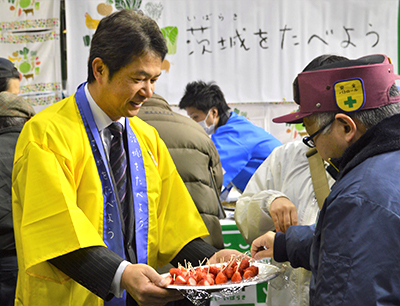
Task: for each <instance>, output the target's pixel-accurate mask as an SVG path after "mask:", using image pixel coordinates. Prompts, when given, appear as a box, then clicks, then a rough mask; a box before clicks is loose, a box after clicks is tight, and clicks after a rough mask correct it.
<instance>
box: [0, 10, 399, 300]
mask: <svg viewBox="0 0 400 306" xmlns="http://www.w3.org/2000/svg"><path fill="white" fill-rule="evenodd" d="M115 33H119V35H115ZM167 51H168V49H167V45H166V42H165V39H164V37H163V35H162V33H161V31H160V29H159V27H158V25H157V23H156V22H155V21H154V20H152V19H151V18H150V17H147V16H145V15H144V14H143V13H141V12H136V11H133V10H121V11H118V12H115V13H112V14H110V15H108V16H106V17H105V18H103V19H102V20H101V21H100V23H99V25H98V27H97V29H96V32H95V34H94V35H93V39H92V41H91V46H90V55H89V59H88V67H87V68H88V77H87V81H86V82H84V83H82V84H81V85H80V86H79V87H78V88H77V90H76V92H75V93H74V94H73V95H71V96H70V97H67V98H65V99H64V100H62V101H60V102H57V103H55V104H54V105H51V106H49V107H47V108H45V109H44V110H42V111H40V112H39V113H38V114H35V111H34V109H33V108H32V106H31V105H30V104H29V103H28V102H27V101H26V100H25V99H24V98H23V97H21V96H20V95H18V94H19V85H20V84H19V82H20V73H19V72H18V70H17V69H16V68H15V67H14V65H13V63H12V62H10V61H9V60H7V59H4V58H0V142H1V146H0V208H1V210H0V301H1V305H5V306H8V305H14V304H15V305H52V304H54V303H55V302H54V301H57V302H56V304H57V305H74V306H76V305H102V304H103V303H105V304H110V305H127V306H131V305H170V306H173V305H176V306H179V305H191V302H190V301H189V300H187V299H185V298H184V296H183V295H182V293H181V292H179V291H177V290H168V289H167V288H166V286H167V285H168V284H167V282H166V279H165V278H164V277H163V276H162V275H161V274H162V273H163V272H168V270H169V268H171V267H178V266H179V265H180V264H182V263H184V262H192V263H198V262H204V260H207V263H208V264H213V263H219V262H226V261H229V260H230V259H231V258H232V256H242V258H243V256H244V257H247V255H244V254H242V253H241V252H239V251H236V250H233V249H227V248H224V241H223V236H222V230H221V224H220V220H221V219H224V218H226V214H225V211H224V206H223V204H222V203H223V201H224V200H225V199H226V197H227V194H229V192H230V191H231V190H232V188H234V190H236V191H238V192H239V193H240V196H239V198H238V200H237V202H236V203H235V214H234V219H235V222H236V224H237V227H238V229H239V230H240V232H241V234H242V236H243V238H244V239H245V240H246V242H247V243H249V244H251V257H252V258H253V259H255V260H258V259H263V258H271V259H272V264H274V265H276V266H279V267H285V275H286V276H287V280H286V282H287V285H286V286H283V287H282V286H281V287H279V286H276V285H274V280H271V282H270V283H269V286H268V294H267V300H266V304H267V305H269V306H275V305H279V306H285V305H288V306H306V305H330V306H331V305H352V306H353V305H398V304H400V292H399V291H398V290H397V288H399V287H400V273H398V272H399V271H398V270H399V268H398V266H399V265H398V260H399V256H400V255H399V254H400V244H399V241H400V191H399V188H398V185H397V183H398V182H399V179H398V178H397V174H398V173H399V172H400V169H399V167H400V166H399V165H400V164H399V163H398V160H399V159H400V129H399V125H398V122H399V120H400V117H399V116H400V114H399V113H400V103H399V102H400V93H399V90H398V87H397V86H396V83H395V81H396V79H398V78H400V77H399V76H397V75H396V74H395V73H394V69H393V64H392V63H391V60H390V58H388V57H387V56H386V55H383V54H376V55H368V56H364V57H361V58H358V59H348V58H346V57H342V56H337V55H332V54H324V55H321V56H318V57H316V58H314V59H313V60H312V61H311V62H310V63H309V64H308V65H306V66H305V68H304V70H303V71H302V72H300V73H299V74H298V76H297V77H296V78H295V80H294V82H293V93H294V96H293V99H294V101H295V102H296V103H297V104H298V105H299V110H298V111H297V112H294V113H290V114H287V115H284V116H280V117H277V118H274V119H273V121H274V122H275V123H288V124H298V123H303V124H304V126H305V128H306V130H307V132H308V136H306V137H304V138H303V140H302V141H293V142H289V143H285V144H282V142H281V141H280V140H278V139H277V138H276V137H274V136H273V135H271V134H270V133H269V132H268V131H266V130H265V129H263V128H261V127H259V126H257V125H255V124H253V123H252V122H251V121H250V120H248V119H247V118H245V117H243V116H240V115H238V114H237V113H235V112H232V111H230V107H229V105H228V103H227V101H226V100H225V97H224V94H223V91H222V90H221V88H220V87H219V86H218V85H217V84H216V83H215V82H212V81H208V82H206V81H203V80H198V81H193V82H189V83H187V85H186V88H185V89H184V91H183V95H182V98H181V100H180V101H179V108H180V109H182V110H185V111H186V113H187V116H184V115H182V114H179V113H177V112H174V111H173V110H172V109H171V107H170V104H169V102H168V101H167V100H166V99H165V98H164V97H163V96H162V94H161V95H159V94H155V91H156V89H155V87H156V86H155V85H156V82H157V80H158V79H159V78H160V76H161V64H162V62H163V60H164V58H165V56H166V54H167ZM281 271H282V270H281ZM278 278H279V276H278ZM278 278H277V279H278ZM207 303H208V304H209V303H210V302H209V301H207V302H206V304H207Z"/></svg>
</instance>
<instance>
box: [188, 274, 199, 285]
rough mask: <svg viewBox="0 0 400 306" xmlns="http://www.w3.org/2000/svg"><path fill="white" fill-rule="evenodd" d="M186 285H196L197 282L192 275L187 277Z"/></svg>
mask: <svg viewBox="0 0 400 306" xmlns="http://www.w3.org/2000/svg"><path fill="white" fill-rule="evenodd" d="M186 285H189V286H196V285H197V282H196V280H195V279H194V278H193V277H192V276H190V277H189V278H188V279H187V281H186Z"/></svg>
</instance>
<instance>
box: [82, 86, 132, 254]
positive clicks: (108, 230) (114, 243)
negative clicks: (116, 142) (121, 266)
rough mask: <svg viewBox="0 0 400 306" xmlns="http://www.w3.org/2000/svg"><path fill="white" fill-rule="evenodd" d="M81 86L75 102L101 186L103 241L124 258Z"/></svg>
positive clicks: (101, 152)
mask: <svg viewBox="0 0 400 306" xmlns="http://www.w3.org/2000/svg"><path fill="white" fill-rule="evenodd" d="M84 85H85V83H83V84H81V85H80V86H79V87H78V89H77V91H76V93H75V100H76V104H77V105H78V109H79V112H80V114H81V117H82V120H83V124H84V125H85V129H86V133H87V135H88V137H89V142H90V146H91V148H92V152H93V156H94V159H95V161H96V165H97V171H98V173H99V176H100V180H101V185H102V188H103V198H104V220H103V240H104V243H105V244H106V245H107V247H108V248H109V249H111V250H112V251H114V252H115V253H117V254H118V255H119V256H121V257H122V258H125V251H124V242H123V241H124V240H123V235H122V229H121V222H120V214H119V211H118V205H117V200H116V198H115V193H114V191H113V186H112V183H111V176H110V171H109V169H108V166H107V163H105V162H104V161H106V160H107V159H106V154H105V152H104V147H103V143H102V141H101V138H100V134H99V131H98V130H97V126H96V124H95V121H94V119H93V115H92V112H91V110H90V107H89V102H88V101H87V98H86V95H85V89H84V87H85V86H84Z"/></svg>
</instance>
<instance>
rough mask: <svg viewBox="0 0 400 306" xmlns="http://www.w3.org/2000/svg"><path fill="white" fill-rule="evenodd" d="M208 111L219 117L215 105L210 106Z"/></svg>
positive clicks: (214, 116)
mask: <svg viewBox="0 0 400 306" xmlns="http://www.w3.org/2000/svg"><path fill="white" fill-rule="evenodd" d="M210 113H211V114H212V115H213V118H218V117H219V113H218V108H216V107H215V106H213V107H211V109H210Z"/></svg>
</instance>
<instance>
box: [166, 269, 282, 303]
mask: <svg viewBox="0 0 400 306" xmlns="http://www.w3.org/2000/svg"><path fill="white" fill-rule="evenodd" d="M252 265H255V266H257V267H258V275H256V276H254V277H251V278H249V279H243V280H242V281H240V282H232V281H231V280H229V281H227V282H226V283H223V284H214V285H209V286H197V285H196V286H190V285H186V284H185V285H169V286H168V287H167V288H168V289H175V290H178V291H179V292H181V293H182V294H183V295H184V296H185V297H186V298H187V299H188V300H190V301H191V302H192V303H193V304H194V305H197V306H200V305H203V303H205V301H206V300H208V299H210V298H211V296H217V297H229V296H232V295H235V294H237V293H238V292H239V291H240V290H242V288H243V287H246V286H252V285H256V284H259V283H264V282H267V281H269V280H271V279H273V278H275V277H277V276H278V275H279V274H281V273H282V272H283V270H282V268H278V267H276V266H274V265H271V264H269V263H262V262H255V263H253V264H252ZM212 266H219V267H221V266H222V264H216V265H212ZM205 267H207V266H205ZM168 275H170V274H169V273H166V274H164V275H163V276H164V277H166V276H168Z"/></svg>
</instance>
